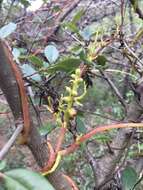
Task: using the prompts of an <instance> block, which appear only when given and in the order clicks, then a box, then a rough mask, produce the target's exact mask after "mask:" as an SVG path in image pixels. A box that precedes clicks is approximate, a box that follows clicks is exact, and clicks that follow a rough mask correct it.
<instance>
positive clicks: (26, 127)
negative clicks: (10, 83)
mask: <svg viewBox="0 0 143 190" xmlns="http://www.w3.org/2000/svg"><path fill="white" fill-rule="evenodd" d="M1 43H2V47H3V49H4V52H5V55H6V58H7V60H8V64H10V66H11V68H12V70H13V73H14V75H15V78H16V82H17V84H18V87H19V91H20V95H21V107H22V114H23V121H24V130H23V136H22V137H23V138H22V139H21V143H22V144H23V143H26V142H27V138H28V136H29V131H30V113H29V105H28V98H27V94H26V91H25V87H24V81H23V78H22V75H21V72H20V71H19V69H18V67H17V65H16V64H15V63H14V61H13V57H12V54H11V51H10V49H9V47H8V45H7V44H6V42H5V41H1Z"/></svg>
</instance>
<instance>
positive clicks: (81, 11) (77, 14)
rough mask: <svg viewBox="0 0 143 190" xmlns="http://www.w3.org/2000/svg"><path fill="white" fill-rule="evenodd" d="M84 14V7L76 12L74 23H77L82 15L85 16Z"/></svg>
mask: <svg viewBox="0 0 143 190" xmlns="http://www.w3.org/2000/svg"><path fill="white" fill-rule="evenodd" d="M83 14H84V10H83V9H81V10H79V11H78V12H77V13H76V15H75V16H74V17H73V19H72V23H75V24H76V23H77V22H78V21H79V20H80V19H81V17H82V16H83Z"/></svg>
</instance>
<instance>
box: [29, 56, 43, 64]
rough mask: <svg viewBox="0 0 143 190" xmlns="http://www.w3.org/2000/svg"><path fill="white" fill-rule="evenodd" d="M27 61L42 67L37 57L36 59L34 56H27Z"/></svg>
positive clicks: (41, 62)
mask: <svg viewBox="0 0 143 190" xmlns="http://www.w3.org/2000/svg"><path fill="white" fill-rule="evenodd" d="M28 60H29V61H31V63H33V64H35V65H37V66H40V67H42V66H43V61H42V60H41V59H39V57H36V56H35V55H31V56H28Z"/></svg>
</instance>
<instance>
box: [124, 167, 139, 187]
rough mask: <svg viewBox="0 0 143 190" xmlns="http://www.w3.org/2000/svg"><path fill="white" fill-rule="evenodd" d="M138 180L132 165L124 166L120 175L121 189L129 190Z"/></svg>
mask: <svg viewBox="0 0 143 190" xmlns="http://www.w3.org/2000/svg"><path fill="white" fill-rule="evenodd" d="M137 180H138V176H137V173H136V171H135V170H134V169H133V168H132V167H126V168H125V169H124V170H123V172H122V176H121V181H122V185H123V190H131V189H132V188H133V186H134V185H135V183H136V182H137Z"/></svg>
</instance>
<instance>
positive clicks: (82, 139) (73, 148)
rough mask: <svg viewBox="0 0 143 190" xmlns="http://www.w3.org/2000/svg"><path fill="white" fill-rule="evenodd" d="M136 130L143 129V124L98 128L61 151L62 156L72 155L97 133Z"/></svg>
mask: <svg viewBox="0 0 143 190" xmlns="http://www.w3.org/2000/svg"><path fill="white" fill-rule="evenodd" d="M133 127H134V128H135V127H142V128H143V123H120V124H112V125H105V126H100V127H97V128H96V129H93V130H91V131H89V132H88V133H86V134H85V135H83V136H82V137H80V138H79V139H78V141H77V142H74V143H73V144H71V145H70V146H69V147H68V148H67V149H64V150H61V154H62V155H68V154H69V153H72V152H74V151H75V149H77V148H78V147H79V145H80V144H81V143H83V142H84V141H86V140H88V139H89V138H91V137H92V136H93V135H95V134H97V133H101V132H104V131H107V130H111V129H119V128H133Z"/></svg>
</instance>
